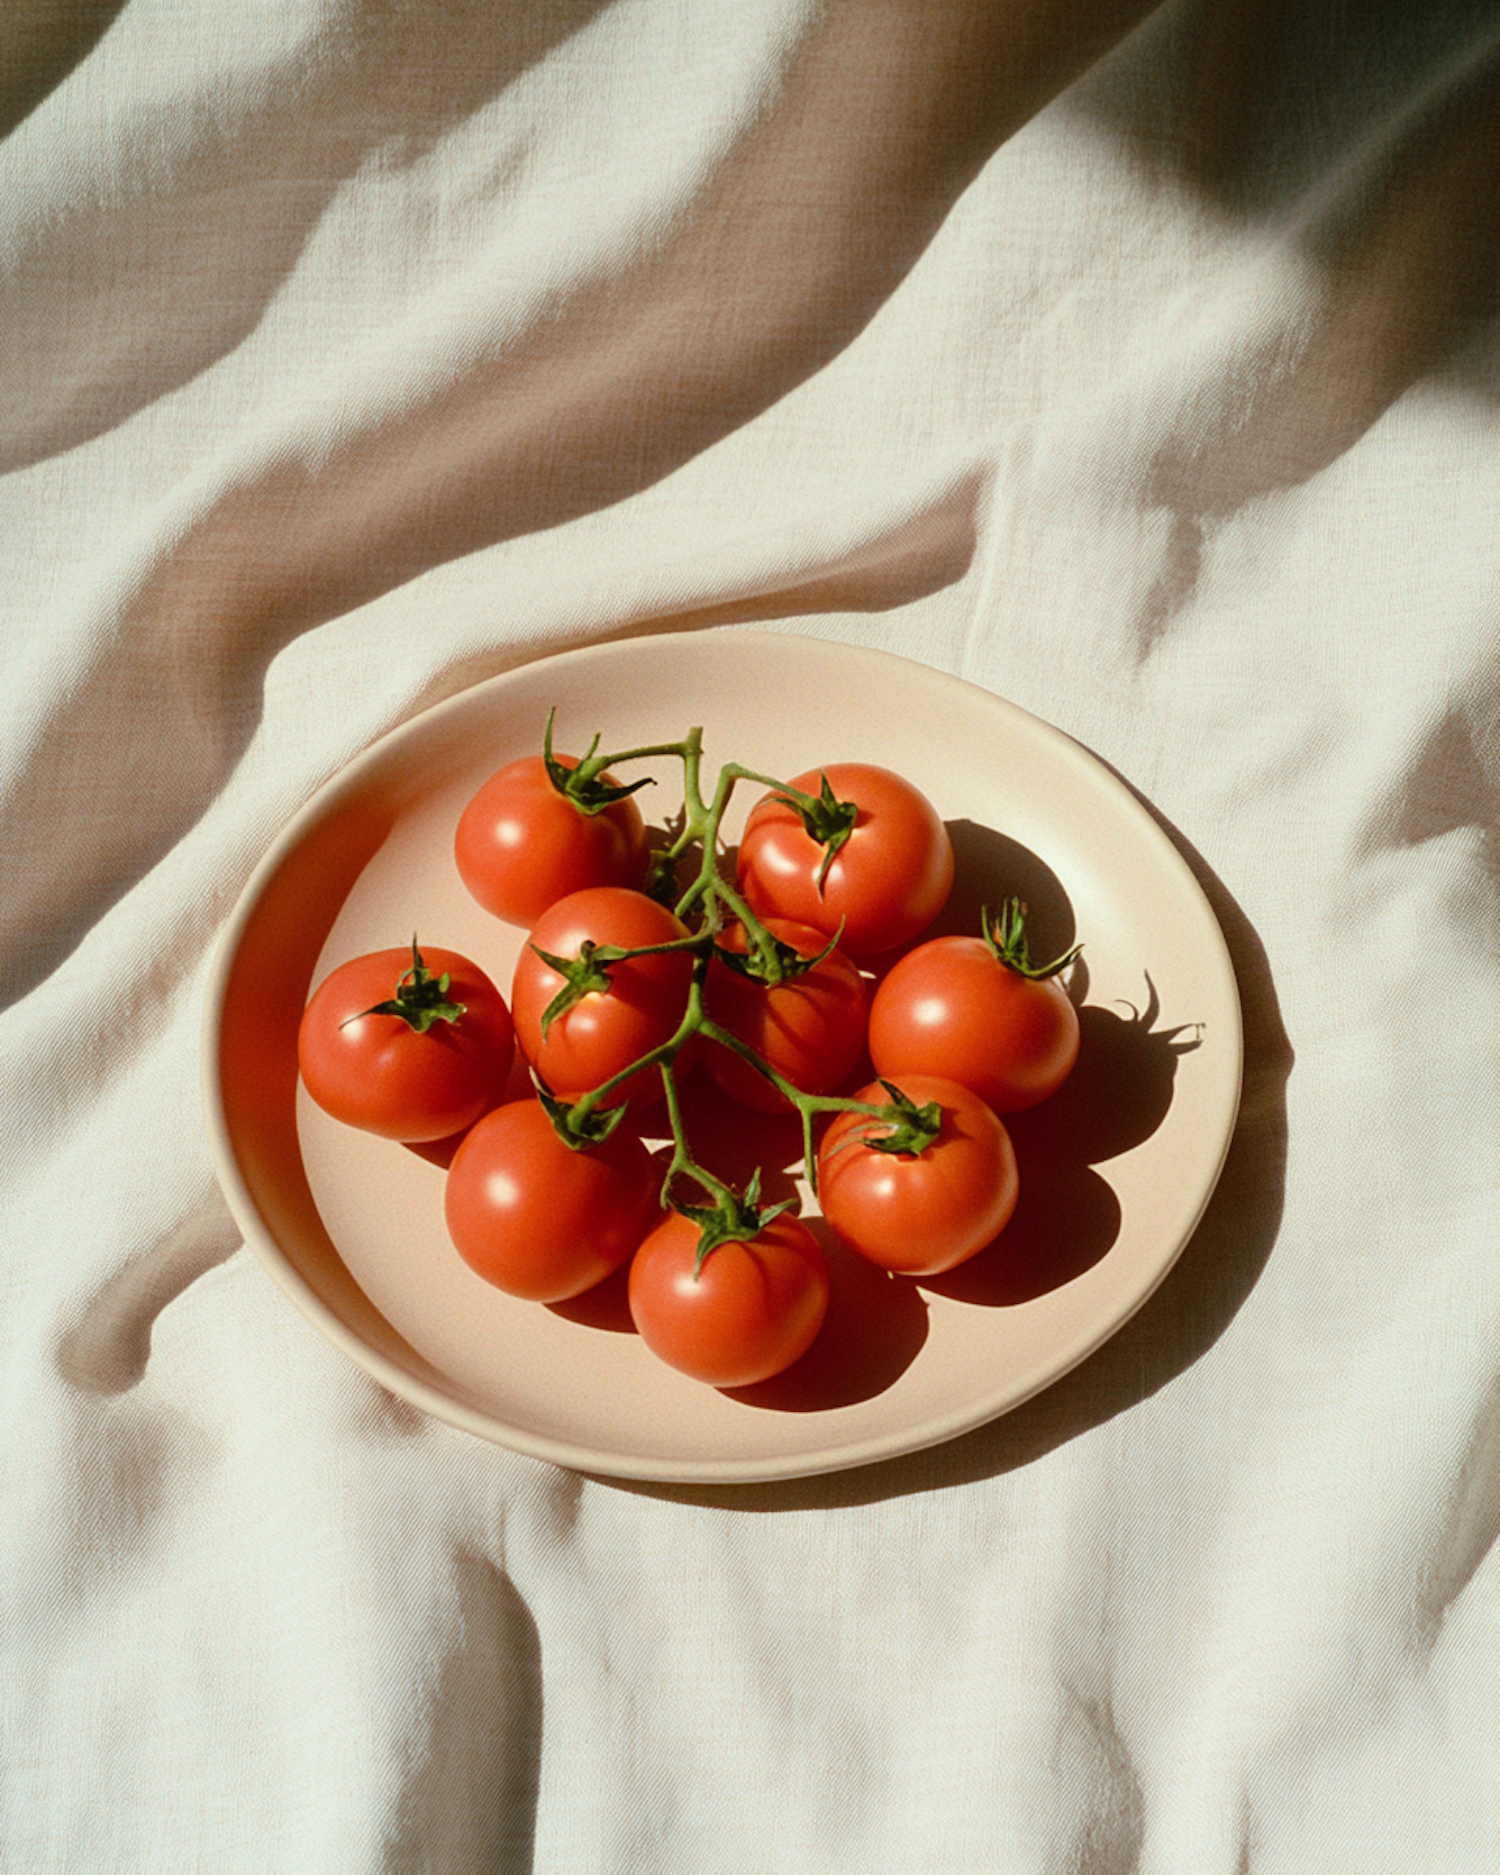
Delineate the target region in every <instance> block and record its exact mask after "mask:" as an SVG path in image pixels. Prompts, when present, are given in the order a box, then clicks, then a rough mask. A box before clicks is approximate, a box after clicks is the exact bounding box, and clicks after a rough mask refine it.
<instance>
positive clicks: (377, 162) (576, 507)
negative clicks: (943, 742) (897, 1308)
mask: <svg viewBox="0 0 1500 1875" xmlns="http://www.w3.org/2000/svg"><path fill="white" fill-rule="evenodd" d="M1143 15H1144V9H1143V8H1141V7H1137V8H1135V9H1134V10H1132V9H1131V8H1130V7H1129V6H1127V5H1120V6H1107V5H1095V6H1093V7H1090V8H1085V9H1081V10H1080V9H1075V8H1068V7H1058V8H1052V9H1047V8H1039V7H1030V6H1026V5H1021V4H1016V5H1012V6H1008V7H1000V6H989V5H981V4H979V3H978V0H974V3H973V4H966V3H963V0H943V4H940V5H935V6H923V5H919V4H916V3H915V0H872V3H871V4H869V5H851V4H848V0H845V4H842V5H840V4H832V5H825V4H819V3H817V0H738V4H736V5H733V6H724V5H719V4H713V3H712V0H613V3H611V4H605V3H603V0H512V4H510V5H508V6H505V7H495V6H488V5H482V4H477V0H448V3H447V4H443V5H433V4H417V3H416V0H386V3H385V4H375V3H374V0H315V3H308V0H298V3H297V4H292V3H291V0H246V3H245V4H242V5H237V6H234V7H224V6H220V5H214V4H212V3H211V0H198V3H196V4H194V3H193V0H128V3H127V4H119V3H118V0H110V3H108V4H100V5H97V6H90V7H78V6H70V5H63V4H60V3H56V4H49V3H48V0H26V3H25V4H23V5H21V6H20V7H18V8H16V9H14V10H13V12H12V13H11V14H10V16H9V17H8V19H7V21H6V23H5V25H4V27H3V29H0V31H3V34H4V36H3V37H0V101H3V104H4V118H3V127H4V129H5V133H6V134H5V135H4V138H3V141H0V333H3V334H4V342H3V344H0V453H3V469H4V474H3V477H0V540H3V542H4V549H5V551H4V568H5V576H4V581H3V591H0V604H3V607H4V618H5V623H4V627H3V638H0V644H3V650H4V656H5V690H4V702H3V705H0V723H3V730H4V779H3V792H0V856H3V863H4V886H3V892H0V918H3V943H0V973H3V978H4V992H5V1007H4V1013H3V1016H0V1059H3V1073H4V1080H5V1101H4V1109H3V1120H0V1126H3V1152H4V1158H3V1180H4V1206H5V1225H4V1232H3V1246H4V1249H3V1268H4V1308H5V1315H4V1322H5V1329H4V1333H5V1342H4V1348H5V1354H4V1370H3V1380H0V1384H3V1389H4V1392H3V1400H4V1416H5V1418H4V1464H3V1475H4V1498H3V1525H0V1527H3V1542H4V1580H5V1591H4V1592H5V1604H4V1635H5V1639H4V1649H5V1669H4V1673H3V1677H0V1704H3V1711H4V1715H5V1741H6V1742H5V1748H4V1749H5V1761H4V1778H3V1786H4V1796H3V1805H4V1809H3V1823H0V1830H3V1836H0V1840H3V1844H4V1849H3V1853H4V1857H5V1863H6V1867H7V1869H8V1870H10V1871H11V1872H12V1875H50V1872H52V1871H68V1872H69V1875H73V1872H74V1871H76V1872H78V1875H105V1872H109V1875H114V1872H116V1871H118V1872H119V1875H186V1872H187V1871H212V1872H213V1875H241V1872H243V1875H364V1872H366V1871H369V1872H372V1875H373V1872H376V1871H378V1872H379V1875H404V1872H406V1871H419V1870H421V1871H428V1870H430V1871H442V1872H444V1875H469V1872H473V1875H480V1872H481V1871H483V1872H485V1875H490V1872H491V1871H495V1872H498V1871H502V1870H505V1871H511V1870H536V1871H549V1872H550V1871H559V1872H560V1871H581V1870H587V1871H598V1872H600V1875H602V1872H604V1871H619V1872H620V1875H639V1872H641V1871H650V1872H652V1875H656V1872H658V1871H659V1872H661V1875H742V1872H743V1875H764V1872H765V1871H769V1870H775V1871H778V1872H779V1875H845V1872H848V1875H918V1872H919V1871H920V1872H921V1875H959V1872H967V1871H980V1870H984V1871H999V1872H1002V1875H1064V1872H1065V1871H1069V1872H1074V1875H1385V1872H1386V1871H1389V1872H1390V1875H1412V1872H1413V1871H1422V1872H1423V1875H1482V1872H1484V1871H1491V1870H1493V1869H1495V1868H1496V1867H1497V1866H1500V1749H1497V1747H1500V1573H1497V1569H1500V1563H1497V1558H1496V1555H1495V1537H1496V1533H1497V1528H1500V1392H1497V1366H1500V1360H1497V1347H1500V1342H1497V1336H1496V1319H1497V1305H1500V1259H1497V1255H1496V1252H1497V1245H1500V1232H1497V1223H1500V1218H1497V1210H1500V1205H1497V1189H1500V1177H1497V1172H1500V1087H1497V1060H1500V1054H1497V1040H1500V1021H1497V1016H1500V973H1497V968H1496V965H1497V948H1500V946H1497V938H1496V933H1497V918H1496V886H1497V873H1500V813H1497V801H1500V725H1497V717H1500V711H1497V683H1500V652H1497V618H1500V613H1497V596H1496V595H1497V584H1496V567H1497V545H1500V526H1497V522H1500V375H1497V372H1500V354H1497V345H1496V324H1495V300H1494V292H1495V287H1496V284H1497V280H1500V271H1497V261H1500V191H1497V189H1496V186H1495V183H1496V175H1497V172H1500V92H1497V88H1496V86H1497V73H1500V23H1497V20H1496V16H1495V14H1494V10H1493V8H1491V7H1489V6H1484V5H1480V4H1461V3H1460V0H1440V3H1438V4H1428V5H1425V6H1411V5H1401V4H1396V3H1395V0H1388V3H1386V4H1377V3H1376V0H1363V4H1359V5H1356V6H1353V7H1350V6H1343V5H1338V4H1335V0H1310V3H1309V4H1307V5H1304V6H1302V7H1297V8H1293V7H1288V6H1285V5H1281V4H1278V3H1277V0H1261V4H1253V3H1252V0H1227V3H1221V4H1217V5H1210V4H1207V0H1202V3H1198V4H1181V3H1179V0H1173V3H1172V4H1170V5H1168V6H1167V7H1166V8H1164V9H1162V10H1160V11H1157V12H1155V13H1152V14H1150V15H1149V16H1143ZM1111 48H1113V49H1111ZM767 621H771V622H772V623H773V625H774V627H775V628H776V629H778V630H781V629H784V630H786V631H791V632H798V633H809V634H813V635H816V636H820V637H827V638H832V639H838V640H842V641H847V642H850V643H855V644H862V645H876V646H883V647H886V648H889V649H892V650H896V651H900V652H902V653H904V654H905V655H906V656H908V657H910V658H914V659H916V660H918V661H919V662H922V663H925V664H928V665H931V666H934V667H937V668H939V669H942V670H946V671H951V672H954V673H957V674H959V675H961V676H963V677H965V678H967V679H969V680H971V681H972V682H975V683H977V684H980V685H983V686H985V687H987V688H989V689H991V690H993V691H995V692H997V693H999V694H1001V695H1003V696H1006V697H1009V698H1010V699H1012V700H1013V701H1015V702H1017V703H1019V704H1021V705H1023V706H1024V707H1026V708H1027V709H1030V710H1032V711H1034V712H1035V713H1037V714H1038V715H1040V716H1041V717H1043V718H1045V719H1047V720H1048V721H1050V722H1053V723H1055V724H1057V725H1058V726H1059V727H1061V728H1062V729H1064V730H1066V731H1067V732H1068V733H1069V734H1070V735H1072V736H1074V737H1076V738H1077V739H1078V740H1079V741H1081V742H1082V743H1084V744H1085V745H1086V746H1087V747H1089V748H1090V749H1092V750H1094V751H1095V752H1096V753H1097V754H1098V755H1100V756H1101V757H1102V758H1103V759H1104V760H1105V761H1107V762H1108V763H1110V764H1111V765H1112V766H1113V767H1114V768H1115V769H1116V770H1117V771H1118V772H1119V773H1120V774H1121V775H1122V776H1123V777H1124V778H1125V779H1126V780H1127V781H1128V782H1129V783H1130V784H1131V785H1132V786H1133V787H1134V788H1136V789H1137V790H1139V791H1140V792H1141V793H1142V794H1143V795H1144V796H1145V797H1146V798H1147V799H1148V800H1149V802H1150V803H1151V804H1152V807H1153V809H1154V810H1155V811H1156V812H1157V813H1158V815H1159V816H1160V817H1161V818H1162V819H1163V820H1164V822H1165V823H1167V824H1168V825H1169V826H1170V827H1171V828H1172V829H1173V830H1174V832H1175V836H1176V837H1177V838H1178V839H1179V840H1180V842H1181V844H1182V847H1183V850H1184V851H1185V852H1186V853H1188V854H1190V855H1191V856H1192V863H1193V864H1194V865H1195V867H1196V868H1197V869H1198V870H1199V873H1200V877H1201V878H1202V879H1203V880H1204V882H1205V885H1206V888H1207V889H1208V891H1209V893H1210V897H1211V899H1212V902H1213V904H1214V906H1215V910H1216V912H1217V914H1218V916H1219V918H1220V921H1221V923H1222V925H1223V927H1224V930H1225V934H1226V936H1227V938H1228V941H1229V944H1230V948H1231V952H1232V954H1233V956H1234V959H1235V964H1236V969H1237V972H1238V975H1239V981H1240V989H1241V995H1242V998H1243V1002H1244V1007H1245V1017H1246V1049H1247V1056H1246V1081H1245V1094H1244V1102H1243V1108H1242V1114H1241V1119H1240V1123H1239V1127H1238V1130H1237V1133H1236V1136H1235V1141H1234V1145H1233V1148H1232V1151H1231V1156H1230V1159H1229V1163H1228V1166H1227V1169H1226V1172H1225V1176H1224V1179H1223V1181H1222V1184H1221V1186H1220V1189H1219V1191H1218V1193H1217V1195H1216V1197H1215V1199H1214V1201H1213V1204H1212V1206H1211V1208H1210V1210H1209V1213H1208V1215H1207V1217H1206V1218H1205V1219H1204V1221H1203V1224H1202V1225H1201V1227H1200V1228H1199V1230H1198V1232H1197V1233H1196V1235H1195V1237H1194V1239H1193V1241H1192V1242H1191V1244H1190V1245H1189V1246H1188V1248H1187V1250H1186V1252H1185V1253H1184V1255H1183V1257H1182V1259H1181V1261H1180V1263H1179V1264H1178V1265H1177V1267H1176V1269H1175V1270H1174V1272H1173V1274H1172V1275H1171V1277H1170V1278H1169V1279H1168V1281H1167V1283H1166V1284H1165V1286H1164V1287H1163V1288H1162V1289H1161V1290H1160V1291H1159V1292H1158V1293H1157V1294H1156V1295H1155V1296H1154V1297H1153V1298H1152V1300H1151V1301H1150V1302H1149V1303H1148V1305H1147V1306H1146V1307H1145V1308H1144V1309H1143V1310H1142V1311H1141V1313H1140V1314H1139V1315H1138V1316H1137V1317H1135V1318H1134V1320H1132V1322H1131V1323H1130V1324H1129V1325H1128V1326H1127V1327H1126V1328H1125V1329H1124V1330H1123V1331H1122V1332H1121V1333H1120V1334H1119V1335H1118V1336H1116V1337H1115V1338H1114V1339H1113V1340H1112V1341H1111V1342H1109V1343H1108V1344H1107V1345H1106V1346H1105V1347H1104V1348H1103V1349H1102V1350H1101V1351H1100V1352H1099V1353H1098V1354H1097V1355H1095V1356H1094V1357H1093V1358H1092V1359H1091V1360H1089V1361H1088V1362H1087V1363H1085V1364H1084V1365H1083V1366H1082V1367H1081V1368H1079V1369H1078V1370H1076V1371H1075V1372H1074V1373H1073V1374H1071V1375H1070V1376H1068V1377H1067V1378H1065V1379H1064V1380H1062V1381H1061V1382H1059V1383H1058V1384H1057V1385H1055V1386H1054V1387H1052V1388H1051V1389H1049V1390H1048V1391H1047V1392H1046V1393H1044V1394H1043V1395H1041V1396H1039V1397H1038V1398H1036V1399H1035V1400H1034V1401H1032V1402H1031V1403H1030V1404H1028V1405H1026V1406H1025V1407H1023V1408H1021V1409H1019V1410H1018V1411H1016V1412H1014V1413H1012V1414H1010V1415H1009V1416H1007V1417H1006V1418H1004V1419H1002V1420H1000V1421H998V1422H997V1423H995V1424H994V1425H992V1426H990V1427H987V1428H984V1429H982V1430H980V1431H978V1432H975V1433H973V1434H970V1435H968V1436H967V1437H965V1438H962V1439H960V1440H957V1441H955V1442H953V1443H952V1444H950V1445H948V1446H944V1447H941V1448H939V1449H937V1450H934V1451H929V1452H924V1453H921V1454H917V1455H913V1456H911V1457H908V1458H904V1459H901V1460H898V1461H895V1462H892V1463H890V1464H887V1465H883V1466H879V1467H874V1468H871V1469H869V1470H866V1471H861V1472H855V1473H849V1474H844V1475H836V1476H832V1477H828V1478H823V1479H816V1480H809V1481H805V1482H802V1483H797V1484H788V1485H779V1486H778V1485H768V1486H757V1487H745V1488H739V1489H724V1490H718V1491H715V1490H710V1489H707V1488H704V1489H687V1488H682V1489H669V1488H665V1487H644V1486H643V1487H638V1488H632V1487H629V1486H625V1485H621V1484H615V1483H609V1482H603V1481H598V1480H587V1479H583V1478H580V1477H578V1476H575V1475H573V1474H570V1473H566V1472H562V1471H558V1470H554V1469H552V1468H550V1467H549V1466H546V1465H544V1464H541V1463H537V1462H533V1461H530V1460H527V1459H524V1458H522V1457H519V1456H516V1455H514V1454H512V1453H509V1452H507V1451H505V1450H503V1449H499V1448H494V1447H491V1446H489V1445H486V1444H483V1443H481V1442H479V1441H476V1440H473V1439H471V1438H469V1437H467V1436H465V1435H463V1434H460V1433H458V1432H456V1431H453V1430H451V1429H449V1428H447V1427H445V1426H443V1425H440V1424H438V1423H436V1422H434V1421H430V1420H428V1419H427V1418H425V1417H423V1416H421V1415H420V1414H418V1413H416V1412H415V1411H414V1410H412V1409H410V1408H408V1407H406V1406H405V1405H403V1404H400V1403H398V1402H396V1401H395V1400H393V1399H392V1398H391V1397H389V1396H388V1395H386V1394H385V1393H384V1392H383V1391H382V1390H381V1389H380V1388H379V1387H378V1386H377V1385H376V1384H375V1383H374V1382H373V1381H371V1380H370V1379H368V1378H367V1377H366V1376H365V1375H364V1374H363V1373H362V1372H361V1371H359V1370H358V1369H356V1368H355V1367H354V1366H353V1365H352V1364H350V1363H349V1362H348V1361H347V1360H346V1359H345V1358H344V1357H343V1356H342V1354H340V1353H339V1352H338V1351H337V1350H335V1349H334V1348H333V1347H332V1346H330V1345H328V1344H325V1342H324V1341H323V1340H322V1339H321V1338H320V1337H319V1336H318V1335H317V1334H316V1332H315V1331H314V1330H313V1329H312V1328H311V1327H310V1326H309V1325H308V1324H307V1323H306V1322H304V1321H303V1319H302V1318H301V1317H300V1316H299V1315H298V1314H296V1312H295V1311H294V1310H293V1309H292V1308H291V1306H290V1305H289V1304H288V1303H287V1301H286V1300H285V1299H284V1298H283V1297H282V1295H281V1294H280V1292H279V1291H277V1290H276V1289H275V1288H274V1287H273V1285H272V1284H271V1282H270V1281H269V1279H268V1278H267V1276H266V1275H265V1274H264V1272H263V1271H262V1269H261V1268H260V1266H259V1265H258V1264H257V1263H256V1262H255V1261H254V1259H253V1258H252V1256H251V1255H250V1254H249V1252H247V1251H246V1250H244V1249H243V1248H242V1247H241V1245H240V1242H239V1237H238V1234H237V1232H236V1230H235V1228H234V1226H233V1224H232V1223H231V1220H230V1218H229V1215H228V1212H227V1210H226V1208H225V1206H224V1203H223V1201H222V1199H221V1198H220V1197H219V1195H218V1193H217V1189H216V1186H215V1182H214V1177H213V1172H212V1169H211V1165H210V1160H209V1154H208V1149H207V1145H206V1143H205V1137H204V1131H203V1125H202V1121H201V1119H200V1114H199V1094H198V1051H199V1039H198V1029H199V1019H200V1011H201V1004H202V997H203V992H204V984H205V978H206V971H207V966H208V959H209V954H210V950H211V946H212V943H213V940H214V938H215V935H216V932H217V931H218V930H219V928H220V927H221V925H222V923H223V921H224V919H225V918H226V916H227V914H228V912H229V910H230V908H231V906H232V905H233V904H234V902H235V899H236V896H237V894H238V893H239V891H240V889H241V887H242V886H243V884H244V882H245V880H246V878H247V877H248V875H249V872H250V870H251V868H252V867H253V865H254V864H255V862H256V861H257V859H258V858H259V856H260V855H261V854H262V852H264V850H265V849H266V847H267V846H268V844H269V843H270V841H271V840H272V839H273V838H274V836H275V834H276V833H277V831H278V829H279V828H280V827H281V826H282V825H283V824H284V823H285V821H286V820H287V819H288V818H289V817H290V815H291V814H292V813H293V812H294V811H295V810H296V809H297V807H298V806H299V805H300V803H301V802H302V801H303V800H304V799H306V797H307V796H308V795H309V794H310V792H311V791H312V790H313V789H314V788H315V787H316V786H317V785H318V784H319V783H321V782H322V781H323V780H325V779H326V778H327V777H328V776H330V775H332V774H334V773H335V772H336V771H337V770H338V769H339V768H340V766H341V765H342V764H344V763H345V762H346V761H348V760H349V759H350V758H351V757H352V756H354V755H355V754H356V753H357V752H358V751H359V750H360V749H361V748H363V747H364V746H365V745H366V744H367V743H368V742H370V741H371V740H372V739H373V738H374V737H376V736H378V735H379V734H381V733H382V732H384V731H386V730H388V729H390V728H392V727H393V726H395V725H397V724H399V723H401V722H404V721H406V720H407V719H408V718H410V717H411V716H412V715H414V714H415V713H416V712H417V711H419V710H421V709H422V708H424V707H425V706H427V705H429V704H431V703H433V702H435V701H437V700H439V699H441V698H444V697H447V696H450V695H452V694H454V693H455V692H457V691H459V690H461V689H462V688H464V687H465V686H466V685H469V684H471V683H473V682H476V681H478V680H479V679H481V678H484V677H487V676H490V675H493V674H494V673H497V672H500V671H504V670H508V669H513V668H516V667H517V666H519V665H521V664H523V663H524V662H526V661H527V660H530V659H535V658H538V657H541V656H544V655H546V654H547V653H549V652H553V651H557V650H559V649H563V648H568V647H573V646H578V645H583V644H588V643H592V642H597V641H600V640H604V639H608V638H612V637H618V636H620V635H622V634H630V633H638V632H642V631H646V630H662V631H667V630H678V631H731V630H735V629H737V628H738V627H739V626H740V625H743V624H746V623H751V624H757V625H763V624H764V623H765V622H767ZM766 681H767V708H768V709H774V707H775V699H774V686H775V673H774V668H773V667H772V666H771V665H768V666H767V671H766Z"/></svg>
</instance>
